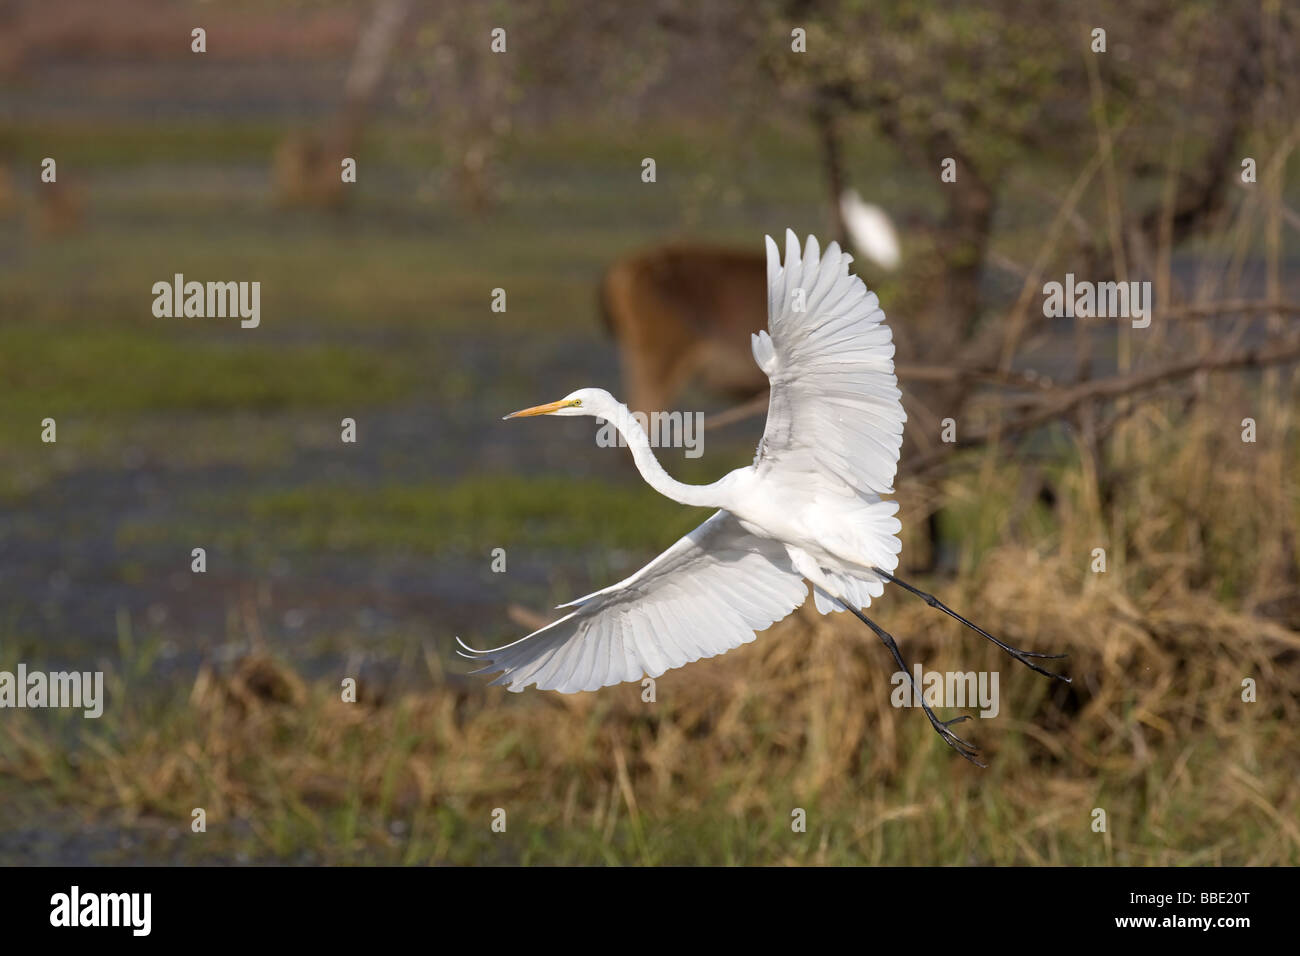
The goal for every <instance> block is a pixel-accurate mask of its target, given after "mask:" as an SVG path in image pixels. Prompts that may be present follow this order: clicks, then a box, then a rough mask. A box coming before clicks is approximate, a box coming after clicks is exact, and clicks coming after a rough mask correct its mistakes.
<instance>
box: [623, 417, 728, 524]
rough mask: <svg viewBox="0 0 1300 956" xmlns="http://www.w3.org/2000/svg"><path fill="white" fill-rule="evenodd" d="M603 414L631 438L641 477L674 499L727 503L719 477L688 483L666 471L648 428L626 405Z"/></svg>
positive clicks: (625, 437)
mask: <svg viewBox="0 0 1300 956" xmlns="http://www.w3.org/2000/svg"><path fill="white" fill-rule="evenodd" d="M600 417H601V418H604V419H606V420H608V421H609V423H610V424H611V425H613V426H614V427H615V428H617V429H618V432H619V434H620V435H622V436H623V440H624V441H625V442H627V447H628V448H629V449H631V451H632V458H633V460H634V461H635V462H636V469H637V471H639V472H641V477H642V478H644V479H645V480H646V483H647V484H648V485H649V486H650V487H651V488H653V489H654V490H655V491H657V492H659V494H661V495H663V496H664V497H666V498H671V499H673V501H680V502H681V503H682V504H684V505H698V506H702V507H709V508H723V507H726V500H725V498H724V497H723V492H722V482H720V481H715V482H713V484H710V485H686V484H682V482H680V481H677V480H676V479H675V478H673V477H672V476H671V475H669V474H668V472H666V471H664V467H663V465H661V464H659V459H657V458H655V455H654V452H653V451H651V450H650V439H649V438H648V437H646V433H645V429H644V428H642V427H641V423H640V422H638V421H637V420H636V418H635V416H633V414H632V412H631V411H629V410H628V407H627V406H626V405H621V404H620V405H616V406H615V407H614V408H612V409H610V410H609V411H608V413H606V412H604V411H602V412H601V413H600Z"/></svg>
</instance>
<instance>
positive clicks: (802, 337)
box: [754, 232, 907, 497]
mask: <svg viewBox="0 0 1300 956" xmlns="http://www.w3.org/2000/svg"><path fill="white" fill-rule="evenodd" d="M851 261H852V257H851V256H849V255H847V254H845V253H843V252H841V251H840V248H839V246H838V245H837V244H836V243H831V244H830V245H829V246H828V247H827V248H826V252H825V254H824V255H823V254H821V253H820V252H819V250H818V247H817V240H816V239H815V238H813V237H812V236H809V237H808V242H807V245H806V246H805V248H804V250H803V252H802V253H800V251H799V243H798V240H796V239H795V235H794V233H793V232H787V233H786V254H785V264H784V265H782V264H781V261H780V256H779V253H778V251H777V246H776V243H775V242H773V241H772V239H771V237H770V236H769V237H768V238H767V283H768V331H767V332H759V333H757V334H756V335H755V336H754V359H755V361H757V362H758V364H759V366H760V367H761V368H762V369H763V371H764V372H766V373H767V377H768V379H769V380H770V382H771V387H772V390H771V399H770V400H769V403H768V412H767V427H766V429H765V430H764V432H763V438H762V441H760V442H759V446H758V453H757V455H756V456H755V458H754V465H755V467H756V468H757V469H758V471H759V473H760V474H769V473H773V472H783V473H785V474H787V475H790V476H791V477H795V476H798V477H799V478H800V479H801V480H808V481H812V482H814V483H815V484H817V485H818V486H819V487H820V488H822V489H825V490H831V491H836V492H840V493H842V494H849V493H853V492H856V493H857V494H859V495H866V496H872V497H874V496H877V495H881V494H891V493H892V492H893V483H894V475H895V474H896V472H897V470H898V452H899V449H900V448H901V447H902V443H903V422H904V421H906V420H907V416H906V415H905V414H904V412H903V403H902V394H901V393H900V392H899V390H898V380H897V379H896V378H895V376H894V343H893V339H892V337H891V335H890V332H889V326H888V325H886V324H885V314H884V312H882V311H881V310H880V303H879V301H878V300H877V298H876V295H875V293H873V292H868V291H867V287H866V285H864V284H863V282H862V280H861V279H859V278H858V277H857V276H855V275H851V274H850V273H849V263H850V262H851Z"/></svg>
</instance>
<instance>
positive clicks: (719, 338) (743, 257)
mask: <svg viewBox="0 0 1300 956" xmlns="http://www.w3.org/2000/svg"><path fill="white" fill-rule="evenodd" d="M766 270H767V263H766V260H765V259H764V258H763V256H761V255H757V254H755V253H750V252H740V251H737V250H734V249H726V248H720V247H716V246H707V245H688V244H681V245H669V246H661V247H657V248H653V249H647V250H645V251H643V252H638V253H635V254H633V255H630V256H628V257H626V258H624V259H620V260H619V261H617V262H615V263H614V264H613V265H612V266H610V267H609V269H608V270H607V271H606V272H605V277H604V280H603V281H602V282H601V288H600V299H601V311H602V313H603V315H604V319H605V324H606V326H607V327H608V329H609V331H610V333H611V334H612V335H613V336H614V340H615V341H616V342H617V343H618V350H619V361H620V364H621V365H622V372H623V389H624V392H625V393H626V395H627V396H628V406H629V407H630V408H632V409H633V410H634V411H640V412H646V413H650V412H656V411H662V410H664V409H665V408H667V407H668V405H669V404H670V403H671V402H672V401H673V399H674V398H676V396H677V394H678V393H679V392H680V391H681V390H682V388H684V387H685V386H686V384H687V383H688V382H690V381H692V380H698V381H699V382H700V383H701V384H702V385H704V386H705V387H706V388H707V389H709V390H710V391H714V392H720V393H722V394H725V395H728V396H729V397H731V398H734V399H743V398H749V397H750V396H753V395H755V394H757V393H758V392H760V391H762V390H763V389H765V388H767V377H766V376H765V375H764V374H763V372H762V370H761V369H759V367H758V365H756V364H755V362H754V359H753V356H752V355H751V354H750V346H749V336H750V333H752V332H754V331H756V330H757V329H760V328H762V327H763V326H764V324H765V322H766V321H767V274H766Z"/></svg>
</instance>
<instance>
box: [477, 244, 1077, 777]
mask: <svg viewBox="0 0 1300 956" xmlns="http://www.w3.org/2000/svg"><path fill="white" fill-rule="evenodd" d="M850 261H851V257H850V256H848V255H846V254H844V253H842V252H841V251H840V249H839V247H838V245H836V244H835V243H831V245H830V246H829V247H828V248H827V249H826V254H825V255H821V254H820V252H819V250H818V245H817V240H816V239H815V238H813V237H812V236H809V237H808V242H807V245H806V246H805V247H804V249H803V251H802V253H801V252H800V250H799V244H798V241H797V240H796V238H795V235H794V233H793V232H787V234H786V254H785V263H784V265H782V263H781V261H780V258H779V255H778V252H777V246H776V243H775V242H773V241H772V239H771V237H768V239H767V281H768V331H766V332H758V333H756V334H755V335H754V336H753V352H754V358H755V360H756V361H757V362H758V364H759V366H760V367H761V368H762V369H763V371H764V372H765V373H766V374H767V376H768V379H769V380H770V382H771V399H770V402H769V405H768V415H767V427H766V429H765V431H764V433H763V438H762V441H760V442H759V445H758V453H757V454H756V455H755V456H754V463H753V464H752V465H749V466H747V467H744V468H737V469H736V470H735V471H733V472H731V473H730V474H727V475H725V476H723V477H722V478H721V479H720V480H718V481H715V482H713V483H712V484H709V485H686V484H682V483H681V482H679V481H676V480H674V479H673V478H671V477H670V476H669V475H668V473H667V472H665V471H664V469H663V468H662V466H660V464H659V462H658V461H657V460H656V459H655V456H654V453H653V452H652V451H651V450H650V442H649V440H648V439H647V437H646V434H645V432H644V431H643V430H642V428H641V426H640V425H639V424H638V423H637V421H636V419H635V418H634V417H633V416H632V414H631V412H629V410H628V408H627V406H626V405H622V404H620V403H619V402H618V401H617V400H616V399H615V398H614V397H613V396H612V395H610V394H609V393H608V392H606V391H604V390H603V389H599V388H583V389H579V390H578V391H576V392H572V393H570V394H569V395H566V396H565V397H564V398H562V399H560V400H559V401H557V402H551V403H549V404H547V405H538V406H535V407H533V408H525V409H523V410H521V411H518V412H515V413H513V414H511V415H507V416H506V417H507V418H522V417H526V416H532V415H568V416H576V415H591V416H594V417H597V418H601V419H605V420H606V421H608V422H610V423H611V424H613V425H614V427H615V428H617V429H618V430H619V432H620V433H621V434H622V435H623V437H624V439H625V440H626V442H627V446H628V448H630V449H631V451H632V456H633V458H634V459H635V461H636V466H637V469H638V470H639V471H640V472H641V476H642V477H643V478H644V479H645V480H646V481H647V482H648V483H649V484H650V486H651V487H653V488H654V489H655V490H656V491H658V492H659V493H660V494H663V495H666V496H667V497H669V498H672V499H673V500H674V501H679V502H681V503H682V504H686V505H696V506H707V507H711V508H717V509H719V510H718V511H716V512H715V513H714V514H713V516H712V517H710V518H709V519H708V520H707V521H705V522H704V523H703V524H702V525H700V526H699V527H698V528H696V529H695V530H694V531H692V532H691V533H690V534H688V535H686V536H685V537H684V538H682V539H681V540H680V541H678V542H677V543H676V544H674V545H673V546H672V547H670V548H669V549H668V550H667V551H665V552H664V553H663V554H661V555H659V557H657V558H655V559H654V560H653V561H651V562H650V563H649V564H648V565H646V566H645V567H644V568H642V569H641V570H640V571H638V572H636V573H635V574H633V575H632V576H631V577H629V578H627V579H626V580H624V581H620V582H619V583H618V584H615V585H613V586H612V587H608V588H605V589H604V590H602V591H596V592H595V593H593V594H589V595H587V596H586V597H582V598H579V599H578V600H576V601H573V602H571V603H569V604H566V605H561V607H563V608H572V610H571V611H569V613H568V614H567V615H565V616H564V617H562V618H560V619H559V620H558V621H556V622H555V623H553V624H549V625H547V626H546V627H543V628H541V629H540V630H538V631H536V632H534V633H532V634H530V635H528V636H527V637H525V638H522V639H521V640H518V641H516V642H514V643H513V644H508V645H506V646H504V647H499V648H495V649H493V650H485V651H478V650H474V649H473V648H470V647H468V646H467V645H465V644H464V643H463V642H460V641H459V638H457V641H458V642H460V643H461V647H462V649H463V650H462V654H463V656H465V657H469V658H471V659H473V660H478V661H482V662H484V663H486V664H487V666H486V667H484V668H481V669H480V671H477V672H476V673H481V672H482V671H501V672H502V673H501V675H500V676H499V677H497V678H496V680H494V681H493V683H498V684H500V683H504V684H507V685H508V686H509V689H510V690H512V691H520V690H523V689H524V688H525V687H527V686H529V685H533V684H535V685H536V686H537V687H539V688H541V689H543V690H558V691H560V692H562V693H573V692H576V691H584V690H596V689H597V688H600V687H605V686H608V685H610V684H617V683H619V682H621V681H636V680H640V679H641V678H642V676H643V675H648V676H650V677H658V676H659V675H660V674H662V673H663V672H664V671H666V670H668V669H669V668H673V667H681V666H682V665H683V664H687V663H689V662H691V661H696V660H699V659H700V658H702V657H713V656H714V655H716V654H722V653H724V652H726V651H728V650H730V649H731V648H733V647H736V646H738V645H740V644H745V643H748V642H750V641H752V640H754V632H755V631H761V630H764V629H766V628H767V627H768V626H770V625H771V624H772V623H773V622H775V621H779V620H781V619H782V618H784V617H785V616H786V615H787V614H789V613H790V612H791V611H793V610H794V609H795V608H797V607H799V606H800V605H801V604H803V602H804V600H805V599H806V598H807V596H808V591H807V585H806V584H805V583H804V582H805V580H806V581H808V582H810V583H811V584H812V588H813V599H814V601H815V602H816V605H817V610H818V611H820V612H821V613H823V614H826V613H829V612H831V611H843V610H848V611H851V612H852V613H853V614H854V615H856V616H857V617H858V618H859V619H860V620H861V621H863V623H865V624H866V625H867V626H868V627H870V628H871V630H872V631H874V632H875V634H876V635H877V636H878V637H879V638H880V640H881V641H882V642H883V643H884V644H885V646H886V647H887V648H888V649H889V652H890V654H892V655H893V658H894V661H895V663H896V664H897V665H898V668H899V670H900V671H901V672H902V673H903V674H904V675H906V677H907V680H908V681H909V683H912V684H913V687H914V688H915V683H914V681H913V677H912V672H911V670H910V669H909V668H908V667H907V665H906V664H905V663H904V662H903V658H902V655H901V654H900V652H899V650H898V645H897V644H896V643H895V641H894V639H893V637H891V636H890V635H889V634H888V633H887V632H885V631H884V630H883V629H881V628H880V627H879V626H878V625H877V624H876V623H875V622H873V621H871V620H870V619H869V618H867V617H866V616H865V615H864V614H863V613H862V610H861V609H862V608H865V607H868V606H870V604H871V601H872V599H873V598H876V597H879V596H880V595H881V593H882V592H883V591H884V586H885V582H887V581H888V582H893V583H895V584H898V585H899V586H901V587H903V588H905V589H906V590H908V591H911V592H912V593H914V594H917V595H919V596H920V597H922V598H924V599H925V601H926V602H927V603H929V604H930V605H931V606H932V607H937V608H939V609H940V610H942V611H944V612H945V613H946V614H949V615H950V616H952V617H954V618H956V619H957V620H959V621H961V622H962V623H963V624H965V625H966V626H967V627H970V628H972V629H974V630H975V631H977V632H979V633H980V634H982V635H983V636H984V637H986V638H988V639H989V640H990V641H993V643H995V644H997V645H998V647H1000V648H1002V649H1003V650H1004V651H1006V652H1007V653H1008V654H1010V655H1011V656H1013V657H1014V658H1016V659H1017V660H1019V661H1021V662H1023V663H1024V664H1026V665H1028V666H1029V667H1031V668H1033V669H1034V670H1035V671H1038V672H1039V673H1040V674H1046V675H1047V676H1049V677H1057V678H1059V679H1061V680H1065V681H1068V680H1069V678H1067V677H1064V676H1062V675H1060V674H1056V673H1053V672H1051V671H1048V670H1045V669H1044V668H1042V667H1040V666H1039V665H1038V664H1036V663H1034V661H1033V659H1034V658H1059V657H1063V656H1064V655H1054V654H1037V653H1033V652H1030V651H1022V650H1019V649H1017V648H1014V647H1011V646H1009V645H1007V644H1005V643H1003V642H1002V641H1000V640H998V639H997V638H995V637H993V636H992V635H991V634H989V633H988V632H987V631H985V630H983V629H982V628H980V627H977V626H976V625H974V624H972V623H971V622H970V621H967V620H966V619H965V618H963V617H962V616H961V615H959V614H957V613H956V612H954V611H953V610H951V609H950V608H949V607H947V606H946V605H945V604H943V603H942V602H940V601H939V600H938V599H936V598H935V597H934V596H932V595H930V594H926V593H925V592H923V591H919V590H917V589H916V588H914V587H912V586H911V585H910V584H907V583H906V582H904V581H900V580H899V579H898V578H897V577H895V576H894V575H893V574H892V573H891V572H892V571H893V570H894V569H895V568H897V566H898V552H899V550H900V548H901V545H900V543H899V540H898V537H897V535H898V532H899V530H900V529H901V525H900V524H899V522H898V519H897V518H896V517H894V515H895V513H896V512H897V511H898V505H897V503H895V502H893V501H887V500H884V499H883V498H882V497H881V496H882V495H886V494H892V493H893V487H892V485H893V481H894V474H895V472H896V470H897V467H898V453H899V448H900V447H901V445H902V441H903V422H904V421H905V420H906V415H905V414H904V413H903V406H902V402H901V401H900V399H901V393H900V392H899V390H898V384H897V381H896V379H895V377H894V360H893V356H894V345H893V341H892V339H891V337H890V332H889V327H888V326H887V325H886V324H885V315H884V313H883V312H881V310H880V307H879V303H878V301H877V299H876V296H875V294H874V293H870V292H868V291H867V288H866V286H865V285H864V284H863V283H862V280H861V279H859V278H858V277H857V276H854V275H851V274H850V273H849V262H850ZM915 690H916V694H917V695H918V699H920V700H921V701H922V704H921V706H922V707H923V709H924V711H925V713H926V716H927V717H929V719H930V723H931V724H932V725H933V726H934V728H935V730H937V731H938V733H939V735H940V736H941V737H942V738H943V739H944V741H945V742H947V743H948V744H949V745H950V746H952V747H953V748H954V749H956V750H957V751H958V753H960V754H961V755H962V756H963V757H966V758H967V759H968V760H971V761H972V762H974V763H979V760H978V759H976V757H975V754H976V753H977V752H978V751H977V748H975V747H974V746H973V745H972V744H970V743H968V742H967V741H965V740H962V739H961V738H960V737H958V736H956V735H955V734H954V733H953V732H952V731H951V730H949V729H948V727H949V725H950V724H953V723H956V722H957V721H959V720H966V719H968V718H967V717H965V716H963V717H958V718H956V719H955V720H950V721H941V720H939V719H938V718H937V717H936V716H935V715H934V712H933V711H932V710H931V709H930V707H929V706H928V705H927V704H925V703H924V696H923V695H921V694H920V690H919V688H916V689H915ZM981 766H982V764H981Z"/></svg>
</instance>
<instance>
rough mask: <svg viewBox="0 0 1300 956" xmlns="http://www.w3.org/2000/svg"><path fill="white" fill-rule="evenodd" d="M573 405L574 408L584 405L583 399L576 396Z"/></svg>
mask: <svg viewBox="0 0 1300 956" xmlns="http://www.w3.org/2000/svg"><path fill="white" fill-rule="evenodd" d="M573 407H574V408H581V407H582V399H580V398H575V399H574V400H573Z"/></svg>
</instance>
